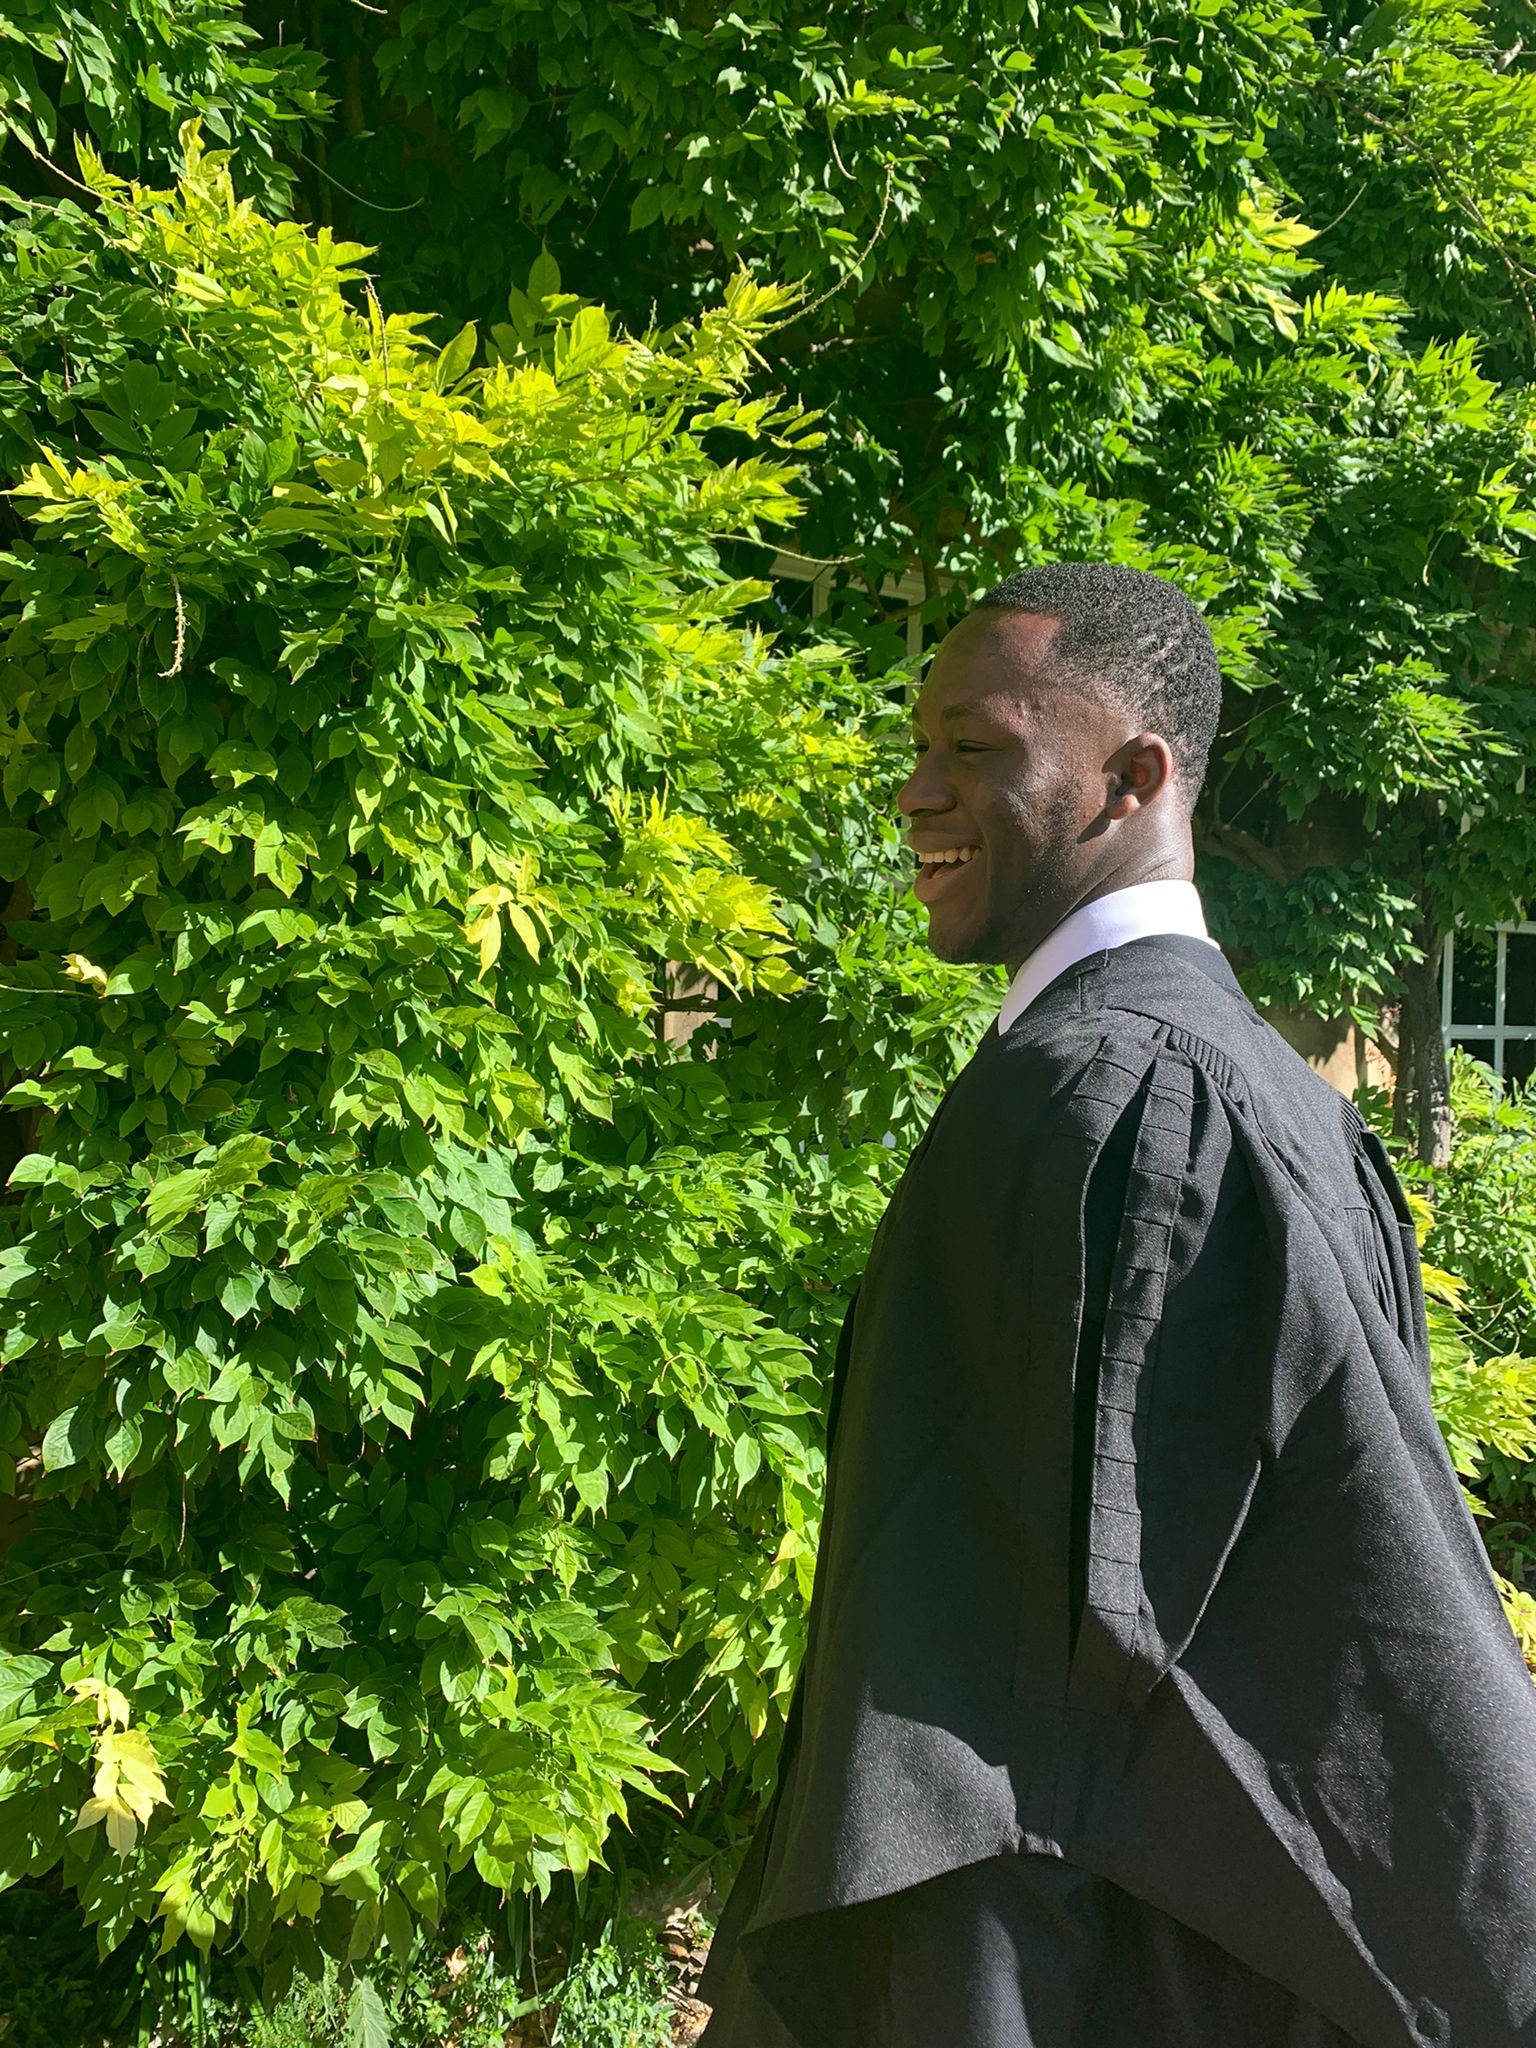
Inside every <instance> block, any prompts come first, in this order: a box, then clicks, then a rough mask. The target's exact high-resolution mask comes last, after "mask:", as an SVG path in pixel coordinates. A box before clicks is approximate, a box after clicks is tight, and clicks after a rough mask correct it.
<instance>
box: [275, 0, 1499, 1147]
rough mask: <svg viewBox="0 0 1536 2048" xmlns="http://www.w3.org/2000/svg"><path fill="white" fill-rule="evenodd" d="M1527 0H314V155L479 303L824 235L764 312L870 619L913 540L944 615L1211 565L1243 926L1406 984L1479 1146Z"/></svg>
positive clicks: (1282, 988)
mask: <svg viewBox="0 0 1536 2048" xmlns="http://www.w3.org/2000/svg"><path fill="white" fill-rule="evenodd" d="M1522 15H1523V10H1521V9H1516V8H1507V9H1506V8H1494V9H1492V10H1490V11H1488V12H1486V13H1483V12H1479V11H1478V10H1477V8H1476V7H1470V8H1468V7H1459V6H1452V5H1448V4H1445V0H1387V4H1384V5H1382V6H1380V7H1376V8H1367V7H1360V6H1355V5H1349V4H1338V0H1335V4H1332V5H1329V6H1327V7H1324V8H1322V9H1321V10H1317V11H1314V12H1311V13H1305V14H1304V13H1303V12H1302V11H1300V10H1296V9H1291V8H1288V7H1286V6H1283V5H1279V4H1273V0H1264V4H1247V0H1211V4H1206V5H1201V6H1198V7H1194V8H1190V7H1186V6H1173V5H1167V6H1164V5H1160V4H1157V0H1139V4H1136V5H1132V6H1129V7H1125V8H1120V9H1115V10H1107V9H1101V10H1095V9H1091V8H1070V9H1069V8H1052V9H1040V8H1038V7H1035V6H1023V5H1012V4H1010V5H1002V6H990V7H988V8H986V9H981V8H964V9H961V10H958V11H957V12H954V13H952V14H950V15H947V16H945V17H943V18H942V19H940V18H936V17H931V16H925V15H921V14H919V15H916V16H914V15H913V14H912V13H911V12H910V10H903V9H895V8H887V9H867V8H866V9H861V10H859V11H858V12H857V14H848V15H845V16H843V17H839V18H838V19H836V20H831V21H829V20H827V19H824V18H823V17H820V16H818V17H815V18H807V17H806V16H805V14H804V11H803V10H801V9H798V8H795V7H789V6H783V5H775V6H770V7H769V8H767V9H766V10H759V11H758V13H757V14H756V15H755V16H753V17H752V19H751V20H750V21H748V20H747V19H746V18H744V17H742V16H739V15H733V14H729V13H726V14H722V13H719V12H718V11H715V10H699V9H682V10H679V11H672V12H667V11H663V10H658V9H655V8H652V7H650V6H648V5H637V4H634V0H580V4H578V0H570V4H567V5H564V6H562V7H559V8H556V9H553V10H551V9H550V8H547V7H544V6H539V7H537V8H535V7H534V6H533V5H532V4H531V0H493V4H491V5H488V6H485V7H482V8H479V9H477V10H476V11H475V12H474V14H473V15H472V16H469V17H466V16H464V15H463V13H462V11H460V10H455V9H453V8H451V7H448V6H446V5H444V4H443V0H415V4H413V5H412V6H410V7H408V8H405V9H403V10H402V11H401V12H400V13H399V15H398V16H391V17H390V18H389V19H388V21H387V22H386V23H383V24H380V23H379V22H377V21H374V20H370V19H369V18H368V17H367V16H366V15H364V14H360V13H359V12H358V11H357V10H356V9H355V8H351V7H349V6H343V5H340V4H336V5H331V6H322V8H321V9H320V11H319V13H318V14H317V15H316V17H315V29H314V37H315V47H316V48H317V49H318V50H323V51H324V53H325V55H326V57H327V61H328V63H329V65H330V67H331V70H330V75H331V76H332V77H334V78H336V79H338V80H341V81H344V86H343V90H342V92H341V101H342V120H341V122H340V126H339V132H338V133H336V134H334V135H333V137H332V147H331V152H330V156H329V158H328V170H327V171H326V173H325V174H324V175H320V174H311V175H309V176H308V177H307V178H306V179H305V181H304V184H305V192H306V195H307V202H308V204H309V205H310V206H311V207H312V208H313V209H315V210H316V211H317V213H319V214H320V215H321V216H322V217H325V218H330V217H331V215H332V213H333V212H334V214H335V217H336V218H338V219H346V220H349V221H351V222H354V223H355V222H356V221H358V220H359V219H366V220H367V221H368V223H369V227H370V232H373V233H377V234H378V235H379V236H380V237H381V239H382V256H381V262H382V264H383V266H384V269H385V270H386V272H387V273H388V274H389V275H391V276H399V277H402V278H408V279H409V281H410V288H411V291H412V294H413V296H414V297H415V298H416V299H417V300H418V302H423V303H429V304H435V305H437V306H440V307H442V308H444V309H445V310H448V311H451V312H452V314H453V317H454V318H456V319H457V318H462V317H464V315H465V314H466V313H467V312H482V313H483V314H484V315H485V316H486V317H487V318H494V317H496V312H497V308H498V306H499V302H500V298H501V294H502V292H503V289H504V283H505V278H506V275H507V273H508V271H509V270H511V269H520V267H521V265H522V264H523V263H525V262H527V261H528V260H529V259H530V258H531V257H532V255H533V254H534V253H535V252H536V250H537V249H538V248H540V247H541V246H545V245H547V246H548V247H549V248H550V249H551V250H553V251H554V252H555V253H556V254H557V255H558V256H559V257H560V259H561V260H562V261H565V262H579V263H580V264H581V265H582V267H583V269H584V272H585V273H586V274H595V275H600V276H602V277H603V278H604V279H605V291H606V294H607V296H608V297H609V299H610V300H611V301H612V302H614V303H615V304H617V305H618V306H619V307H620V308H621V309H622V310H624V311H625V312H626V313H627V314H628V316H629V317H630V318H632V319H633V318H640V319H643V318H644V317H645V316H646V313H647V310H648V309H649V308H650V307H652V306H653V305H659V306H661V307H662V308H663V309H664V310H665V311H667V312H669V313H672V312H680V311H681V310H682V309H683V308H684V307H686V306H687V305H688V304H691V303H693V302H695V301H696V300H697V298H698V297H699V295H700V294H707V293H708V292H710V291H711V290H713V289H715V288H717V286H718V281H719V280H720V278H721V277H723V276H725V275H727V274H729V272H730V270H731V268H732V266H734V265H735V264H736V263H737V262H738V261H745V262H747V263H748V264H749V265H750V266H753V267H755V268H756V269H758V270H759V271H760V272H761V273H762V274H765V275H774V276H795V277H799V276H803V277H805V278H806V279H807V280H808V287H809V289H810V290H811V292H812V293H813V294H814V295H815V298H816V300H817V302H818V303H817V306H816V311H815V314H814V317H813V318H811V319H808V320H806V321H803V322H801V323H799V324H798V325H796V326H795V327H793V328H791V329H789V330H787V331H786V332H785V333H784V334H783V336H782V337H778V338H775V340H774V342H773V343H772V344H771V354H772V360H773V362H774V365H775V368H776V370H777V372H778V374H779V375H780V376H782V377H783V378H784V379H785V380H786V381H787V382H788V383H790V385H791V386H792V388H793V389H794V390H795V391H796V392H797V393H798V394H799V395H800V396H802V397H803V398H804V399H805V400H806V401H807V402H809V403H812V404H814V405H817V406H819V407H821V408H823V409H824V411H825V415H826V422H827V430H828V442H827V448H826V451H825V453H824V455H823V456H822V458H821V459H820V460H819V461H818V463H817V465H816V469H815V474H814V479H813V482H814V489H813V491H812V494H811V496H810V499H809V503H808V506H807V511H806V515H805V517H804V519H803V520H802V522H801V526H800V529H799V542H800V545H801V546H802V548H804V549H805V550H806V551H807V552H809V553H810V554H811V555H812V556H813V557H819V558H827V559H828V560H829V562H830V563H832V564H833V565H835V566H834V569H833V570H832V571H831V572H829V573H832V574H833V577H834V588H833V591H832V597H831V609H832V613H833V616H834V617H835V618H837V619H838V620H839V622H840V623H841V624H842V625H844V626H845V627H848V628H850V629H851V630H854V631H856V632H857V633H859V634H860V635H862V636H863V637H865V638H866V639H872V640H873V642H874V644H879V629H878V624H872V622H878V620H879V619H880V618H882V617H885V616H888V615H889V614H890V612H891V606H890V604H889V602H887V601H882V600H881V599H880V596H879V592H880V589H881V585H882V579H883V578H884V577H885V576H886V575H887V574H888V573H900V572H901V571H903V570H907V569H909V568H911V567H912V566H913V565H916V566H918V567H919V568H920V569H921V572H922V580H923V598H922V600H921V602H922V603H923V607H924V612H925V616H926V617H927V618H928V619H929V620H930V621H931V622H932V623H933V624H934V625H940V624H942V623H943V622H944V621H945V620H946V619H948V618H949V617H952V616H953V615H954V612H955V611H956V609H957V608H959V607H960V606H962V605H963V604H964V603H965V601H966V600H967V597H968V595H969V594H970V593H972V592H973V591H974V590H975V589H976V588H977V587H978V586H979V585H982V584H984V583H986V582H987V581H990V580H991V578H992V577H993V576H994V575H995V574H996V573H997V572H998V571H999V570H1000V569H1003V568H1006V567H1009V566H1013V565H1015V564H1016V563H1017V562H1018V561H1020V560H1027V559H1038V558H1041V557H1048V556H1052V555H1064V554H1077V553H1094V554H1103V555H1108V556H1111V557H1114V558H1118V559H1123V560H1130V561H1134V562H1138V563H1143V564H1146V565H1149V566H1153V567H1163V568H1166V569H1168V570H1170V571H1171V572H1172V573H1175V574H1177V575H1179V576H1180V577H1181V579H1182V580H1183V581H1184V582H1185V583H1186V584H1187V585H1188V586H1189V587H1191V588H1192V589H1194V590H1195V591H1196V593H1197V594H1199V595H1200V596H1202V597H1203V599H1204V600H1205V601H1206V602H1207V604H1208V605H1209V606H1210V607H1211V608H1212V610H1213V612H1214V614H1215V616H1216V618H1217V621H1218V624H1219V625H1220V627H1221V629H1222V634H1223V640H1224V651H1225V653H1226V655H1227V658H1228V663H1229V667H1230V669H1231V672H1232V673H1233V675H1234V679H1235V681H1236V683H1237V685H1238V687H1237V689H1236V691H1235V692H1234V701H1233V705H1232V713H1231V718H1230V721H1229V725H1230V731H1229V735H1228V741H1227V746H1226V749H1225V754H1224V759H1223V760H1222V763H1221V773H1220V775H1219V777H1218V782H1217V786H1216V788H1214V789H1213V792H1212V795H1211V797H1210V799H1209V800H1208V803H1207V805H1206V807H1205V811H1204V814H1203V817H1202V828H1203V843H1204V847H1205V851H1206V853H1207V856H1208V859H1207V866H1206V871H1205V874H1206V881H1207V885H1208V887H1209V889H1210V892H1211V894H1212V896H1213V898H1215V899H1217V900H1218V903H1219V911H1218V914H1219V916H1220V919H1221V922H1222V928H1223V931H1224V933H1225V935H1226V937H1227V939H1228V942H1229V944H1230V945H1231V946H1232V947H1233V950H1234V951H1235V953H1236V954H1237V955H1238V957H1239V960H1240V962H1241V963H1242V965H1243V967H1244V969H1245V971H1246V972H1247V973H1248V974H1249V975H1250V978H1251V982H1252V986H1253V987H1254V989H1255V992H1256V993H1260V994H1262V995H1264V996H1266V997H1268V998H1270V999H1273V1000H1284V1001H1286V1002H1288V1003H1290V1004H1292V1005H1300V1006H1304V1007H1316V1006H1321V1007H1322V1008H1323V1009H1325V1010H1326V1011H1329V1012H1332V1013H1334V1014H1337V1013H1339V1012H1341V1011H1353V1012H1354V1013H1356V1014H1358V1015H1360V1016H1362V1017H1368V1018H1370V1019H1371V1020H1372V1022H1373V1023H1374V1013H1375V1011H1376V1009H1377V1008H1378V1006H1379V1004H1380V1001H1381V999H1382V998H1383V996H1392V997H1394V998H1395V997H1398V996H1400V995H1401V996H1406V999H1407V1000H1406V1002H1405V1004H1404V1008H1405V1013H1406V1017H1407V1024H1406V1025H1405V1029H1404V1032H1403V1052H1404V1060H1403V1065H1404V1079H1405V1085H1404V1088H1403V1090H1402V1093H1401V1100H1402V1104H1403V1108H1404V1112H1405V1113H1406V1111H1407V1110H1408V1108H1409V1106H1410V1103H1411V1102H1412V1101H1413V1100H1414V1099H1415V1096H1416V1100H1417V1111H1418V1126H1419V1128H1418V1135H1419V1139H1420V1142H1421V1145H1422V1147H1423V1149H1424V1151H1425V1153H1426V1155H1427V1156H1439V1157H1443V1156H1444V1153H1445V1148H1446V1144H1447V1142H1448V1121H1447V1106H1448V1095H1447V1092H1446V1080H1445V1073H1444V1065H1443V1060H1442V1059H1441V1057H1440V1051H1439V1041H1438V1035H1437V1033H1436V1031H1435V1029H1434V1026H1433V1015H1432V1012H1433V1008H1434V1002H1433V969H1434V962H1435V959H1436V957H1437V954H1438V946H1439V940H1440V937H1441V935H1442V934H1443V932H1444V931H1445V930H1446V929H1448V928H1449V926H1450V925H1451V924H1452V923H1453V922H1455V921H1456V920H1457V919H1466V920H1469V921H1472V922H1478V921H1483V920H1487V919H1489V918H1493V917H1500V916H1507V915H1509V914H1510V913H1511V912H1512V911H1514V910H1515V909H1517V908H1518V906H1519V904H1520V903H1521V901H1522V900H1523V898H1524V897H1525V895H1526V893H1527V891H1528V889H1529V886H1530V877H1531V875H1532V872H1533V861H1536V844H1533V840H1532V828H1531V823H1530V819H1529V816H1528V806H1527V805H1526V804H1525V802H1524V801H1523V797H1522V793H1521V785H1520V783H1519V778H1518V769H1519V767H1520V765H1521V763H1522V761H1524V760H1527V759H1529V758H1530V755H1531V753H1532V746H1533V718H1536V714H1533V699H1532V693H1531V689H1530V682H1529V668H1530V662H1529V624H1530V612H1529V598H1528V596H1527V591H1528V588H1529V584H1530V578H1529V575H1528V556H1529V549H1530V545H1531V528H1530V519H1531V510H1530V503H1529V492H1530V469H1531V464H1530V419H1529V408H1528V404H1527V401H1526V399H1525V396H1524V383H1523V380H1524V378H1525V376H1526V374H1527V373H1528V371H1529V368H1530V365H1531V362H1532V355H1533V345H1536V342H1533V337H1536V314H1533V306H1536V236H1533V226H1536V215H1533V212H1532V177H1533V173H1532V169H1531V166H1532V165H1533V163H1536V73H1533V72H1532V71H1531V69H1530V59H1529V57H1527V56H1526V55H1525V53H1524V51H1523V46H1522V45H1521V42H1520V39H1519V25H1518V24H1519V20H1520V18H1521V16H1522ZM594 50H596V51H601V52H602V68H601V72H600V74H595V73H594V71H593V67H592V63H591V53H592V52H593V51H594ZM402 133H404V134H405V135H406V136H407V138H408V139H407V140H406V142H405V145H404V146H403V147H402V146H401V145H400V139H399V138H400V136H401V134H402ZM349 195H350V196H349ZM1490 372H1491V373H1492V378H1491V379H1490V375H1489V373H1490ZM1494 379H1496V380H1498V381H1493V380H1494ZM1468 823H1470V826H1471V830H1470V833H1467V832H1464V830H1463V827H1464V825H1466V824H1468ZM1414 1019H1417V1028H1416V1029H1414V1028H1413V1020H1414ZM1415 1045H1417V1047H1418V1059H1417V1062H1416V1060H1415V1057H1414V1046H1415ZM1419 1066H1422V1068H1423V1077H1422V1081H1423V1085H1422V1086H1419V1087H1418V1088H1417V1089H1415V1085H1414V1082H1415V1074H1416V1072H1417V1068H1418V1067H1419Z"/></svg>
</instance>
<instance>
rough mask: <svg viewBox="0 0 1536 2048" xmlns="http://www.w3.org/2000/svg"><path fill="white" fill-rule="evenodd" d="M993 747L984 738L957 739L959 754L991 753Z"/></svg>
mask: <svg viewBox="0 0 1536 2048" xmlns="http://www.w3.org/2000/svg"><path fill="white" fill-rule="evenodd" d="M991 751H992V749H991V748H990V747H989V746H987V745H986V743H985V742H984V741H982V740H956V741H955V752H956V753H957V754H990V753H991Z"/></svg>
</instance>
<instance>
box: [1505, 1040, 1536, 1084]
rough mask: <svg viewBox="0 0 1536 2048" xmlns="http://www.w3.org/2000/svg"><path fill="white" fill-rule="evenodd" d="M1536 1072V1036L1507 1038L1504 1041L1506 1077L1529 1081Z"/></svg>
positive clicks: (1512, 1079) (1506, 1078) (1513, 1079)
mask: <svg viewBox="0 0 1536 2048" xmlns="http://www.w3.org/2000/svg"><path fill="white" fill-rule="evenodd" d="M1533 1073H1536V1038H1506V1039H1505V1041H1504V1078H1505V1080H1506V1081H1529V1080H1530V1078H1531V1075H1532V1074H1533Z"/></svg>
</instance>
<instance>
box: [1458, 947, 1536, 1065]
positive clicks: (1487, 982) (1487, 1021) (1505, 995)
mask: <svg viewBox="0 0 1536 2048" xmlns="http://www.w3.org/2000/svg"><path fill="white" fill-rule="evenodd" d="M1440 1022H1441V1026H1442V1028H1443V1030H1444V1032H1445V1038H1446V1043H1447V1044H1448V1045H1460V1046H1463V1047H1465V1049H1466V1050H1467V1051H1468V1052H1469V1053H1471V1054H1472V1056H1473V1058H1474V1059H1479V1060H1482V1061H1483V1062H1484V1063H1485V1064H1486V1065H1488V1066H1490V1067H1492V1069H1493V1071H1494V1072H1495V1073H1496V1074H1499V1075H1501V1076H1502V1077H1503V1078H1504V1079H1505V1080H1506V1081H1528V1080H1530V1078H1531V1075H1532V1072H1533V1071H1536V924H1501V925H1496V926H1495V927H1494V929H1493V930H1492V931H1489V932H1459V933H1456V934H1453V935H1452V936H1451V937H1450V938H1448V939H1447V940H1446V942H1445V952H1444V954H1443V956H1442V958H1441V962H1440Z"/></svg>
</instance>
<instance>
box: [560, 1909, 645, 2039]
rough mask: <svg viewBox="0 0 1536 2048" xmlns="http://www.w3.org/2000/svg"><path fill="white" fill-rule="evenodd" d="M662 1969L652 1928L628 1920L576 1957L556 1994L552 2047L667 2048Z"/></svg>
mask: <svg viewBox="0 0 1536 2048" xmlns="http://www.w3.org/2000/svg"><path fill="white" fill-rule="evenodd" d="M666 1990H667V1973H666V1965H665V1962H664V1960H663V1958H662V1954H661V1947H660V1944H659V1943H658V1941H657V1939H656V1935H655V1932H654V1930H653V1929H651V1928H650V1927H647V1926H646V1925H645V1923H644V1922H643V1921H633V1920H632V1921H630V1922H628V1923H627V1924H625V1925H624V1926H622V1927H619V1928H616V1929H614V1930H613V1931H612V1932H611V1933H609V1934H607V1935H605V1936H604V1937H603V1939H602V1940H601V1941H600V1942H598V1943H597V1945H596V1946H595V1947H593V1948H589V1949H587V1950H586V1952H585V1953H584V1954H583V1955H582V1956H581V1957H580V1959H579V1960H578V1962H577V1963H576V1965H575V1967H574V1968H573V1969H572V1971H571V1973H570V1975H569V1976H568V1977H567V1978H566V1980H565V1984H564V1987H563V1989H562V1991H561V1994H560V2017H559V2019H558V2020H557V2021H556V2022H555V2031H554V2037H553V2048H667V2044H668V2043H669V2042H670V2041H671V2039H672V2018H671V2012H670V2009H669V2007H668V2005H667V2002H666Z"/></svg>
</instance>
